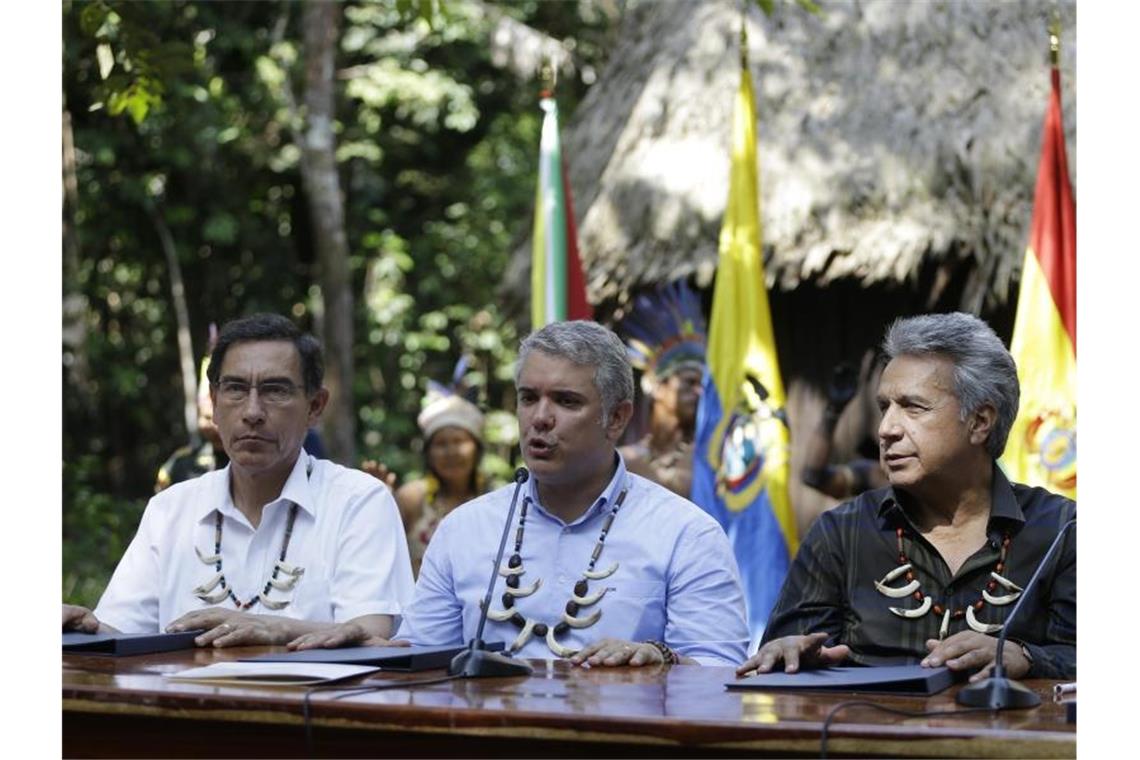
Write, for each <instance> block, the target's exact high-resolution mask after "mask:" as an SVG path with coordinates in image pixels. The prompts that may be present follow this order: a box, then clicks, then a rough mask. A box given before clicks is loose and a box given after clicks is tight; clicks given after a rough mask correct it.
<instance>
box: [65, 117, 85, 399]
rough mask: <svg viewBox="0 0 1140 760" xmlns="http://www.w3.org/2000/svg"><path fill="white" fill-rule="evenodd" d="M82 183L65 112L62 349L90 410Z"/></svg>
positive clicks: (73, 381) (73, 389) (74, 385)
mask: <svg viewBox="0 0 1140 760" xmlns="http://www.w3.org/2000/svg"><path fill="white" fill-rule="evenodd" d="M78 209H79V180H78V178H77V176H76V169H75V137H74V134H73V133H72V129H71V112H70V111H68V110H67V108H66V107H64V109H63V330H62V333H63V335H62V337H63V348H64V364H65V366H67V368H68V371H69V372H70V373H71V383H70V386H71V390H69V392H73V393H75V394H77V395H78V397H79V398H80V399H81V400H82V402H83V404H84V406H86V407H88V408H90V406H91V396H90V393H89V392H88V390H89V386H88V379H89V377H90V367H89V366H88V363H87V323H86V319H87V298H86V296H84V295H83V290H82V288H81V286H80V284H79V225H78V224H76V222H75V216H76V212H77V211H78Z"/></svg>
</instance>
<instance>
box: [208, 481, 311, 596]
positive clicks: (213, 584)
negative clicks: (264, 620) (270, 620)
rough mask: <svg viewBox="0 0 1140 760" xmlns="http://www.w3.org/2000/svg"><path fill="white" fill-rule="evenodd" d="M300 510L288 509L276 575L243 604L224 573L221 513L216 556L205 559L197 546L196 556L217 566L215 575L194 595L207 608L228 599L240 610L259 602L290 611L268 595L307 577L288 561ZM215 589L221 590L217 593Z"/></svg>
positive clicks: (217, 523)
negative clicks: (272, 590) (290, 542)
mask: <svg viewBox="0 0 1140 760" xmlns="http://www.w3.org/2000/svg"><path fill="white" fill-rule="evenodd" d="M312 474H313V460H312V459H309V462H308V466H307V467H306V468H305V477H306V478H309V477H310V476H311V475H312ZM297 509H298V506H297V503H296V502H293V503H292V504H290V505H289V517H288V518H287V519H286V521H285V536H284V538H282V540H281V554H280V556H278V558H277V561H276V562H274V563H273V574H272V575H270V576H269V580H267V581H266V582H265V587H264V588H263V589H261V593H259V594H258V595H257V596H255V597H253V598H252V599H248V600H246V601H244V602H243V601H242V600H241V599H238V597H237V594H235V593H234V590H233V589H232V588H231V587H230V585H229V584H228V583H227V582H226V575H225V573H223V572H222V512H221V510H218V511H217V512H216V513H215V519H214V553H213V554H210V555H206V554H203V553H202V551H201V550H200V549H199V548H198V547H197V546H195V547H194V552H195V553H196V554H197V555H198V559H199V560H201V561H202V562H203V563H204V564H206V565H213V566H214V575H213V577H212V578H210V580H208V581H206V582H205V583H202V584H201V585H198V586H195V587H194V588H193V589H191V593H192V594H194V596H196V597H198V598H199V599H201V600H202V601H203V602H205V603H206V604H218V603H219V602H221V601H224V600H225V599H226V598H227V597H228V598H229V599H230V600H231V601H233V603H234V606H235V607H237V608H238V609H239V610H248V609H249V608H250V607H253V606H254V605H255V604H257V603H259V602H260V603H261V605H262V606H264V607H266V608H267V609H271V610H282V609H285V608H286V607H288V606H289V601H290V600H289V599H284V600H276V599H270V598H269V591H270V589H277V590H278V591H292V590H293V587H294V586H296V585H297V581H299V580H301V576H302V575H304V574H305V568H303V567H298V566H296V565H290V564H289V563H287V562H286V561H285V555H286V554H288V552H289V539H291V538H292V537H293V523H294V522H296V520H297ZM215 588H217V589H218V590H217V591H214V589H215Z"/></svg>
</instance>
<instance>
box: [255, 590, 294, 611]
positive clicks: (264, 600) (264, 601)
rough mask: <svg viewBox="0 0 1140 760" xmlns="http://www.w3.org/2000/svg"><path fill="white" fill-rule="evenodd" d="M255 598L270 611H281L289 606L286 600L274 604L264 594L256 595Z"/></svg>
mask: <svg viewBox="0 0 1140 760" xmlns="http://www.w3.org/2000/svg"><path fill="white" fill-rule="evenodd" d="M257 598H258V599H260V600H261V603H262V604H264V605H265V606H266V607H268V608H269V609H271V610H283V609H285V608H286V607H288V606H289V600H288V599H286V600H285V601H283V602H275V601H273V600H272V599H270V598H269V597H267V596H266V595H265V594H264V593H261V594H258V595H257Z"/></svg>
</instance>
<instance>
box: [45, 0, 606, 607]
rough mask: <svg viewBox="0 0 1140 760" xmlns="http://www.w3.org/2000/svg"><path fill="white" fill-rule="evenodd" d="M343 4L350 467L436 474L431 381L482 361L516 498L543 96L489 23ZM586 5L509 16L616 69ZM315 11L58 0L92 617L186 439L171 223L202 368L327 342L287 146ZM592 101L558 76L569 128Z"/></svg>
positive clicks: (78, 497)
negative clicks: (275, 336)
mask: <svg viewBox="0 0 1140 760" xmlns="http://www.w3.org/2000/svg"><path fill="white" fill-rule="evenodd" d="M342 7H343V12H344V19H343V22H342V27H341V44H340V51H339V55H338V60H337V78H338V101H337V114H338V122H337V124H336V133H337V141H338V151H337V157H338V161H339V165H340V172H341V186H342V189H343V191H344V195H345V202H346V208H345V212H346V224H345V227H346V235H347V239H348V243H349V249H350V261H349V263H350V269H351V274H352V278H353V287H354V289H355V293H356V295H357V313H356V317H355V318H356V325H355V334H356V345H355V347H354V359H355V366H356V376H355V378H354V380H353V388H352V391H353V394H354V401H355V405H356V409H357V411H358V414H359V421H360V424H359V425H358V429H359V437H360V440H359V441H358V449H359V451H360V453H361V455H362V456H366V457H370V458H377V459H380V460H382V461H384V462H386V463H387V464H389V466H391V467H392V468H393V469H394V470H395V471H396V472H398V473H401V474H402V475H403V476H404V477H411V476H414V475H415V474H417V473H418V472H419V471H420V470H422V454H421V449H422V441H420V440H419V436H418V430H417V428H416V423H415V418H416V415H417V414H418V412H419V408H420V399H421V397H422V394H423V391H424V388H425V386H426V380H427V378H435V379H438V380H441V381H442V380H444V379H446V378H447V377H449V376H450V373H451V370H452V368H453V367H454V365H455V362H456V360H457V359H458V358H459V356H460V355H462V354H464V353H466V354H467V355H468V356H469V358H470V360H471V371H470V373H469V375H468V382H469V384H472V385H474V386H477V387H478V388H480V393H481V398H480V401H481V403H482V406H483V407H484V409H486V410H487V411H488V412H489V413H490V414H489V417H488V419H489V423H488V439H489V445H488V451H487V456H486V457H485V464H486V466H487V467H488V468H489V470H490V471H491V472H492V473H493V474H496V475H498V476H500V477H502V478H504V479H505V478H506V477H509V473H510V471H511V468H512V463H513V462H512V457H513V451H514V444H515V441H514V436H515V435H516V434H515V431H514V422H513V417H512V413H513V403H514V400H513V387H512V384H511V380H512V378H511V373H512V369H513V361H514V357H515V347H516V346H517V343H518V335H517V334H516V330H515V326H514V323H513V319H514V318H516V317H517V316H518V315H513V314H506V313H503V312H502V310H501V308H500V305H499V300H498V297H497V288H498V286H499V283H500V281H501V279H502V275H503V271H504V269H505V267H506V266H507V260H508V254H509V252H510V251H511V250H512V249H513V248H514V247H515V246H516V245H517V241H518V240H519V238H520V237H521V236H522V235H524V234H525V233H526V231H527V230H528V229H529V226H530V223H531V212H532V208H531V207H532V204H533V195H534V182H535V167H536V164H537V152H538V140H539V129H540V112H539V109H538V98H537V91H538V88H539V84H538V83H537V82H533V81H529V82H527V81H519V80H518V79H516V78H515V77H514V76H513V75H512V74H511V73H509V72H508V71H506V70H503V69H500V68H497V67H496V66H495V65H494V64H493V63H492V61H491V56H490V44H489V35H490V32H491V28H492V27H491V24H492V22H491V20H490V15H489V14H488V13H487V12H486V10H485V8H484V6H482V5H481V4H477V3H473V2H464V1H462V0H448V1H447V2H446V3H443V2H440V1H439V0H423V1H422V2H421V1H419V0H413V1H409V2H404V1H402V0H397V2H394V3H393V2H382V3H380V2H358V3H346V4H344V5H343V6H342ZM591 7H592V6H591V5H590V4H589V3H583V4H578V3H574V4H571V3H545V2H534V1H531V2H524V3H507V4H503V5H501V6H498V9H499V10H500V11H501V12H503V13H506V14H509V15H510V16H511V17H512V18H514V19H516V20H518V21H520V22H522V23H525V24H528V25H530V26H532V27H534V28H535V29H538V30H541V31H542V32H544V33H546V34H548V35H550V36H552V37H554V38H557V39H561V40H566V39H572V40H574V41H575V43H576V44H575V54H576V56H577V57H578V58H579V62H580V63H581V64H583V65H590V66H593V67H599V66H600V65H601V63H602V59H603V56H604V51H605V44H604V40H605V39H607V38H608V37H607V32H608V31H609V29H610V26H609V25H610V23H611V22H610V21H609V20H608V19H606V18H605V17H603V16H597V17H594V16H589V15H588V14H589V13H591V12H592V11H591ZM300 8H301V6H300V4H296V3H291V2H278V3H271V2H262V3H248V2H187V1H186V0H175V1H172V2H162V3H138V2H109V1H108V0H93V1H92V2H70V3H65V5H64V18H63V22H64V24H63V38H64V61H63V91H64V102H65V104H66V107H67V108H68V110H69V112H70V114H71V117H72V124H73V129H74V142H75V146H76V172H77V177H76V179H77V186H78V203H77V205H76V207H75V208H71V207H70V204H69V206H68V208H66V209H65V214H67V215H70V217H71V218H72V219H73V220H74V228H75V241H76V242H77V244H78V248H79V262H78V266H77V267H75V271H74V272H71V271H70V270H68V271H67V272H66V274H65V281H64V289H65V292H66V293H69V294H80V295H82V296H84V297H85V299H86V303H87V307H86V312H85V314H84V317H83V327H84V328H85V332H86V337H85V340H84V343H83V344H82V346H81V347H79V349H71V348H68V349H66V351H65V355H64V368H63V370H64V388H65V390H64V400H63V414H64V445H63V448H64V463H63V477H64V570H65V572H64V579H65V587H64V595H65V598H69V599H72V600H75V601H81V602H92V601H94V599H95V598H96V597H97V595H98V593H99V591H100V590H101V588H102V584H103V583H104V582H105V581H106V579H107V577H108V576H109V571H110V569H111V567H112V566H113V563H114V561H115V560H116V559H117V558H118V556H119V555H120V554H121V552H122V550H123V548H125V546H126V543H127V541H129V539H130V537H131V535H132V534H133V531H134V528H135V527H136V525H137V521H138V516H139V514H141V509H142V505H143V504H144V503H145V500H146V498H147V497H148V496H149V495H150V493H151V491H152V488H153V483H154V476H155V472H156V470H157V469H158V467H159V465H160V463H161V462H162V461H163V460H164V459H165V458H166V457H167V456H168V455H169V453H170V452H171V451H173V450H174V449H175V448H177V447H179V446H181V445H184V444H185V443H186V441H187V437H188V431H186V430H185V429H184V425H183V423H182V418H181V398H182V391H181V385H180V382H181V381H180V374H179V364H178V353H177V344H176V325H175V319H174V314H173V309H172V308H171V298H170V278H169V272H168V271H167V267H166V263H165V260H164V258H163V255H162V248H161V246H160V240H159V237H158V233H157V231H156V222H155V217H156V216H160V217H161V219H162V220H163V222H164V223H165V225H166V226H167V227H168V228H169V229H170V231H171V234H172V235H173V237H174V240H175V245H176V249H177V257H178V260H179V265H180V268H181V270H182V275H183V279H184V284H185V289H186V295H187V301H188V303H189V307H190V322H191V331H192V339H193V342H194V351H195V353H196V354H197V355H199V356H200V355H202V353H203V352H204V351H205V342H206V336H207V328H208V325H209V323H210V322H217V323H219V324H220V323H221V322H224V321H226V320H228V319H230V318H233V317H235V316H239V315H242V314H246V313H250V312H253V311H257V310H268V311H277V312H281V313H286V314H290V315H292V316H293V317H294V318H295V319H296V320H297V321H298V323H299V324H301V325H302V326H305V327H306V328H308V329H314V326H315V319H316V315H317V313H319V309H320V297H319V292H318V290H317V289H316V287H315V284H314V283H315V282H316V271H315V266H316V261H315V254H314V251H313V241H312V233H311V224H310V220H309V210H308V207H307V203H306V198H305V190H304V188H303V186H302V184H301V178H300V172H299V167H298V161H299V157H300V151H299V149H298V148H297V145H296V144H295V140H296V139H297V136H298V134H299V130H300V128H301V126H302V124H301V114H300V113H299V111H298V106H297V104H298V103H301V102H302V93H301V88H302V86H303V81H304V77H303V72H302V68H301V67H302V66H303V50H302V45H301V29H300V20H301V15H302V14H301V11H300ZM580 14H581V15H580ZM584 93H585V85H583V84H582V83H580V82H576V81H574V80H573V78H564V80H563V81H561V82H560V92H559V100H560V106H561V107H562V109H563V112H564V113H567V114H569V113H570V112H572V110H573V107H574V105H575V104H576V103H577V102H578V100H579V99H580V98H581V97H582V96H583V95H584ZM78 354H82V356H79V355H78ZM80 359H82V360H83V361H80ZM84 364H85V365H86V367H87V368H88V369H87V371H86V373H83V374H81V373H79V372H78V370H77V369H76V368H77V367H79V366H81V365H84Z"/></svg>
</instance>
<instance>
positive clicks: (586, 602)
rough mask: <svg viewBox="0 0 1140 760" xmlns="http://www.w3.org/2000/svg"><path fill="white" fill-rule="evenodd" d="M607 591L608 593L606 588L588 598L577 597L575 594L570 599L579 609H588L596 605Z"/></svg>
mask: <svg viewBox="0 0 1140 760" xmlns="http://www.w3.org/2000/svg"><path fill="white" fill-rule="evenodd" d="M607 591H609V588H608V587H607V588H604V589H602V590H601V591H598V592H597V593H594V594H590V595H589V596H578V595H577V594H575V595H574V596H572V597H571V599H572V600H573V601H574V603H575V604H577V605H578V606H579V607H589V606H590V605H591V604H597V603H598V602H599V601H601V598H602V597H603V596H605V595H606V592H607Z"/></svg>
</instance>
